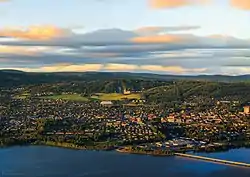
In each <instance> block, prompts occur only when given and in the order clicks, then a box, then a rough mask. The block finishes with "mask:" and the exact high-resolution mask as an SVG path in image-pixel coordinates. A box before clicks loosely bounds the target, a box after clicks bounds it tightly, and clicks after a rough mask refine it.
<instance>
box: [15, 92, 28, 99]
mask: <svg viewBox="0 0 250 177" xmlns="http://www.w3.org/2000/svg"><path fill="white" fill-rule="evenodd" d="M29 96H30V94H29V93H23V94H21V95H16V96H15V97H14V98H15V99H26V98H27V97H29Z"/></svg>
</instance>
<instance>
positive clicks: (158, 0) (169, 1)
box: [150, 0, 208, 9]
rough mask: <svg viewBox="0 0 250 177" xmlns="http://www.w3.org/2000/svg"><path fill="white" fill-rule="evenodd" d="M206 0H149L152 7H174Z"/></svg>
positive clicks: (200, 2)
mask: <svg viewBox="0 0 250 177" xmlns="http://www.w3.org/2000/svg"><path fill="white" fill-rule="evenodd" d="M207 2H208V0H150V6H151V7H152V8H156V9H161V8H176V7H182V6H188V5H195V4H204V3H207Z"/></svg>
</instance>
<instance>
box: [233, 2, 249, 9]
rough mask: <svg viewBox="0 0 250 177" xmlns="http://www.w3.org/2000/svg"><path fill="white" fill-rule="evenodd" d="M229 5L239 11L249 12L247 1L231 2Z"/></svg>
mask: <svg viewBox="0 0 250 177" xmlns="http://www.w3.org/2000/svg"><path fill="white" fill-rule="evenodd" d="M231 5H232V6H233V7H236V8H239V9H243V10H250V1H249V0H231Z"/></svg>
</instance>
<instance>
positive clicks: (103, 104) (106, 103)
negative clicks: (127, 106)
mask: <svg viewBox="0 0 250 177" xmlns="http://www.w3.org/2000/svg"><path fill="white" fill-rule="evenodd" d="M100 104H101V106H107V107H111V106H113V103H112V101H102V102H101V103H100Z"/></svg>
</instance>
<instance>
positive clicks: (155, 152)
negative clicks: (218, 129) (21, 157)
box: [0, 142, 250, 157]
mask: <svg viewBox="0 0 250 177" xmlns="http://www.w3.org/2000/svg"><path fill="white" fill-rule="evenodd" d="M15 146H21V147H22V146H23V147H25V146H44V147H55V148H63V149H71V150H85V151H116V152H118V153H124V154H137V155H150V156H158V157H167V156H174V153H176V152H180V151H171V150H143V149H141V150H135V149H128V147H131V146H124V147H114V146H112V147H111V146H110V147H109V146H106V147H105V148H104V147H102V148H100V147H99V148H97V147H95V146H73V145H72V144H65V143H54V142H53V143H41V142H40V143H31V144H16V145H6V146H4V145H1V146H0V149H2V148H10V147H15ZM241 148H245V149H250V148H249V146H239V147H237V146H235V147H233V148H227V149H223V150H220V149H216V150H212V151H206V150H199V151H196V150H190V149H186V150H182V151H181V152H182V153H187V152H190V151H193V152H199V153H219V152H227V151H230V150H232V149H241Z"/></svg>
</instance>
